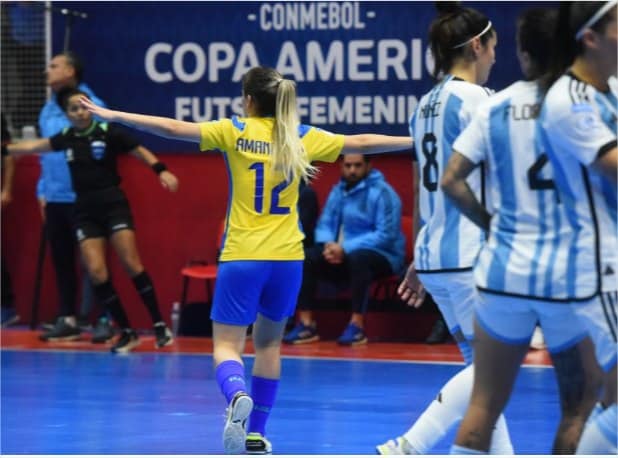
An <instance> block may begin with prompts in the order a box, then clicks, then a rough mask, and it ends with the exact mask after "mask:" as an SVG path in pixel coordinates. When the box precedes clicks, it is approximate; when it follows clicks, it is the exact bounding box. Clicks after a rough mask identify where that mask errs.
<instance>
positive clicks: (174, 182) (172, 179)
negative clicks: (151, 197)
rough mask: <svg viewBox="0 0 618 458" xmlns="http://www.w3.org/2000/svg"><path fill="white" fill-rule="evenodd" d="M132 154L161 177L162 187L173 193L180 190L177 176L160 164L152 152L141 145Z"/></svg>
mask: <svg viewBox="0 0 618 458" xmlns="http://www.w3.org/2000/svg"><path fill="white" fill-rule="evenodd" d="M131 154H132V155H133V156H135V157H137V158H138V159H140V160H142V162H144V163H146V164H147V165H149V166H150V168H152V169H153V170H154V171H155V172H156V173H157V175H159V181H160V182H161V186H163V187H164V188H165V189H168V190H170V191H172V192H176V190H178V178H176V175H174V174H173V173H171V172H170V171H169V170H167V168H166V167H165V164H163V162H160V161H159V159H157V157H156V156H155V155H154V154H152V153H151V152H150V150H148V149H147V148H144V147H143V146H141V145H140V146H138V147H136V148H135V149H134V150H133V151H131Z"/></svg>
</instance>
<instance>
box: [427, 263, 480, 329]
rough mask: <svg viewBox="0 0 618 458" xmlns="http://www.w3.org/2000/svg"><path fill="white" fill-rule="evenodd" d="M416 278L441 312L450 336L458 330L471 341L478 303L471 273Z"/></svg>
mask: <svg viewBox="0 0 618 458" xmlns="http://www.w3.org/2000/svg"><path fill="white" fill-rule="evenodd" d="M418 278H419V280H420V281H421V282H422V283H423V286H424V287H425V289H426V290H427V291H428V292H429V294H431V296H432V297H433V300H434V302H435V303H436V305H437V306H438V308H439V309H440V312H442V316H443V317H444V321H445V322H446V325H447V326H448V329H449V331H450V332H451V334H454V333H455V332H457V330H458V329H459V330H461V332H462V333H463V335H464V336H465V337H466V339H468V341H471V340H472V337H473V335H474V326H473V322H472V320H473V318H474V307H475V305H476V302H477V301H478V291H477V290H476V285H475V284H474V275H473V273H472V271H471V270H470V271H464V272H443V273H435V274H427V273H419V274H418Z"/></svg>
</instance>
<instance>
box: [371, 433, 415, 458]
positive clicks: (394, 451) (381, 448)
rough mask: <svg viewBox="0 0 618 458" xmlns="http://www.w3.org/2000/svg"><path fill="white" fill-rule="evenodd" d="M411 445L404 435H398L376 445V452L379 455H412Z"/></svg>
mask: <svg viewBox="0 0 618 458" xmlns="http://www.w3.org/2000/svg"><path fill="white" fill-rule="evenodd" d="M409 445H410V444H408V441H407V440H405V439H404V438H403V437H398V438H397V439H390V440H388V441H387V442H385V443H384V444H381V445H378V446H376V452H377V454H378V455H411V453H409Z"/></svg>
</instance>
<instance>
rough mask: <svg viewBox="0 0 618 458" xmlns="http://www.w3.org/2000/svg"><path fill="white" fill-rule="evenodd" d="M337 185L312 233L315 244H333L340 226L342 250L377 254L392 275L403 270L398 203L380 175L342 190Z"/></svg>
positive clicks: (342, 186) (342, 185)
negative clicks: (360, 250) (341, 227)
mask: <svg viewBox="0 0 618 458" xmlns="http://www.w3.org/2000/svg"><path fill="white" fill-rule="evenodd" d="M345 187H346V182H345V181H343V180H341V181H340V182H339V183H337V184H336V185H335V186H334V187H333V189H332V190H331V192H330V194H329V195H328V199H327V200H326V204H325V206H324V209H323V210H322V214H321V215H320V219H319V220H318V225H317V227H316V230H315V241H316V243H326V242H334V241H337V238H338V233H339V227H340V224H343V243H342V246H343V251H344V252H346V253H349V252H351V251H355V250H359V249H369V250H373V251H377V252H378V253H380V254H381V255H383V256H384V257H386V259H388V262H389V263H390V264H391V267H392V268H393V272H394V273H397V274H399V273H401V271H402V270H403V267H404V256H405V240H404V236H403V233H402V232H401V200H400V199H399V196H398V195H397V193H396V192H395V190H394V189H393V188H392V187H391V186H390V185H389V184H388V183H387V182H386V180H385V179H384V175H382V173H381V172H378V171H377V170H371V172H369V175H368V176H367V177H366V178H365V179H364V180H362V181H361V182H359V183H357V184H356V186H354V187H353V188H352V189H351V190H349V191H346V189H345Z"/></svg>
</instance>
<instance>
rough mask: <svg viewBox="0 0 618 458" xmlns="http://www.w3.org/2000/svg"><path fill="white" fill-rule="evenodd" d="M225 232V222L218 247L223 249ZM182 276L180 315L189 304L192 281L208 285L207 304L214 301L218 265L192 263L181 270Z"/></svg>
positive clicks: (204, 262)
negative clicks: (188, 298)
mask: <svg viewBox="0 0 618 458" xmlns="http://www.w3.org/2000/svg"><path fill="white" fill-rule="evenodd" d="M224 231H225V221H221V224H220V226H219V233H218V235H217V245H218V247H221V243H222V241H223V233H224ZM180 274H181V275H182V296H181V298H180V314H181V316H182V310H183V308H184V306H185V305H186V303H187V294H188V292H189V282H190V281H191V280H202V281H205V283H206V302H207V303H208V304H210V303H211V301H212V297H213V295H212V288H213V282H214V281H215V280H216V279H217V265H216V264H208V263H207V262H206V261H190V262H189V264H188V265H187V266H185V267H183V268H182V269H181V270H180Z"/></svg>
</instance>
